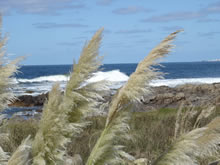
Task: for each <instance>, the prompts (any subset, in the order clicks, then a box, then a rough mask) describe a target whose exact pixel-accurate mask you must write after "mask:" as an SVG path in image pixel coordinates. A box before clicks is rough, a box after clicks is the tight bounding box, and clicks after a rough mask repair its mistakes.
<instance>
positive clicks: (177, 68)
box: [14, 62, 220, 95]
mask: <svg viewBox="0 0 220 165" xmlns="http://www.w3.org/2000/svg"><path fill="white" fill-rule="evenodd" d="M162 65H163V66H157V68H158V69H159V70H160V71H161V72H164V73H166V74H165V76H164V78H165V79H164V80H155V81H153V82H152V85H153V86H160V85H167V86H171V87H172V86H176V85H181V84H186V83H215V82H220V62H178V63H162ZM136 67H137V64H105V65H103V66H102V67H101V71H100V72H98V73H97V74H95V75H94V77H93V81H98V80H101V79H107V80H110V81H113V82H117V85H118V83H121V84H123V83H124V82H125V81H127V79H128V78H129V76H130V75H131V73H132V72H134V71H135V69H136ZM72 68H73V67H72V65H35V66H34V65H33V66H31V65H29V66H22V67H21V68H20V70H19V71H20V72H19V73H18V74H17V75H16V81H17V83H18V87H17V88H15V89H14V91H15V93H16V94H18V95H23V94H33V95H37V94H40V93H43V92H47V91H49V90H50V89H51V86H52V85H53V83H54V82H56V81H59V82H61V86H62V87H65V84H66V81H67V80H68V75H69V73H70V72H71V71H72ZM30 91H31V92H30Z"/></svg>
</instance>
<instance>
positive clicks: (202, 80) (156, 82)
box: [150, 78, 220, 87]
mask: <svg viewBox="0 0 220 165" xmlns="http://www.w3.org/2000/svg"><path fill="white" fill-rule="evenodd" d="M219 82H220V78H182V79H163V80H153V81H152V82H151V83H150V85H151V86H169V87H175V86H178V85H183V84H212V83H219Z"/></svg>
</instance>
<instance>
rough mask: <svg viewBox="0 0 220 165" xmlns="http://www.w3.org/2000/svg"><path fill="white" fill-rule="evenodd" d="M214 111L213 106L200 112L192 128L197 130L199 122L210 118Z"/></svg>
mask: <svg viewBox="0 0 220 165" xmlns="http://www.w3.org/2000/svg"><path fill="white" fill-rule="evenodd" d="M215 111H216V107H215V106H210V105H208V106H206V107H205V108H204V109H202V111H201V112H200V114H199V115H198V117H197V118H196V121H195V123H194V126H193V127H194V128H198V127H199V125H200V123H201V120H203V119H207V118H208V117H210V116H211V115H212V114H214V113H215Z"/></svg>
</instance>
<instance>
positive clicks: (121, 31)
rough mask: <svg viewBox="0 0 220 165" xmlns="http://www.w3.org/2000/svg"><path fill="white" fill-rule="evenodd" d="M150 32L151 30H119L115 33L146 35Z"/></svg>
mask: <svg viewBox="0 0 220 165" xmlns="http://www.w3.org/2000/svg"><path fill="white" fill-rule="evenodd" d="M148 32H152V30H151V29H131V30H119V31H117V32H115V33H119V34H138V33H148Z"/></svg>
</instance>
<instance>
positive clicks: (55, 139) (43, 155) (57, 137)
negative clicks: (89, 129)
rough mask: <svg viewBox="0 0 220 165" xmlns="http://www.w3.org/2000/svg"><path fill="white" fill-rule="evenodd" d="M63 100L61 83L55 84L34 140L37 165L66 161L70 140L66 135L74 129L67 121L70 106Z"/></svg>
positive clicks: (34, 157)
mask: <svg viewBox="0 0 220 165" xmlns="http://www.w3.org/2000/svg"><path fill="white" fill-rule="evenodd" d="M63 101H64V100H63V97H62V94H61V90H60V87H59V84H55V85H54V86H53V88H52V90H51V92H50V93H49V100H48V102H47V103H46V104H45V105H44V108H43V114H42V118H41V121H40V123H39V130H38V132H37V134H36V136H35V139H34V142H33V147H32V154H33V164H35V165H44V164H45V165H46V164H47V165H51V164H56V163H58V162H63V161H64V160H63V155H64V154H65V144H66V143H67V142H68V141H69V139H68V138H67V137H66V136H67V134H69V133H70V132H71V131H73V129H72V127H73V126H72V125H70V124H68V123H67V112H68V108H69V107H65V104H62V102H63ZM75 127H76V126H75Z"/></svg>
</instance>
